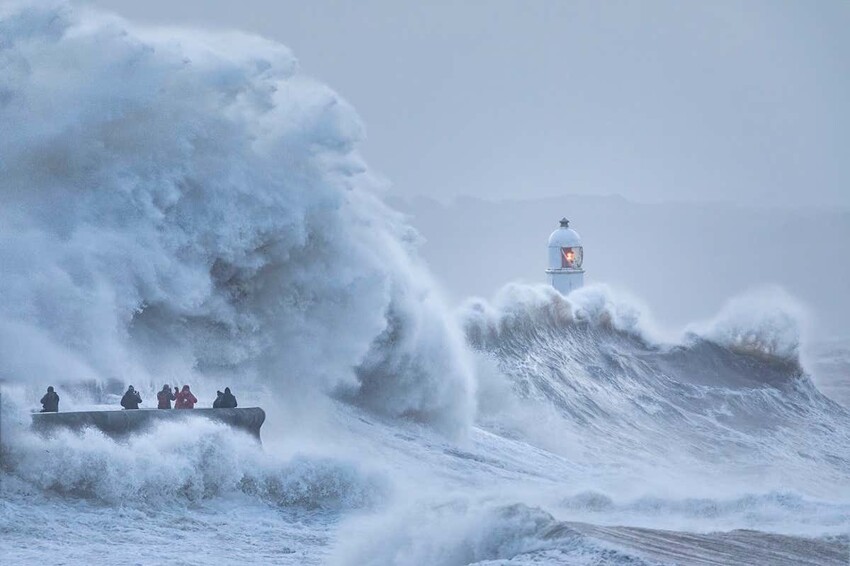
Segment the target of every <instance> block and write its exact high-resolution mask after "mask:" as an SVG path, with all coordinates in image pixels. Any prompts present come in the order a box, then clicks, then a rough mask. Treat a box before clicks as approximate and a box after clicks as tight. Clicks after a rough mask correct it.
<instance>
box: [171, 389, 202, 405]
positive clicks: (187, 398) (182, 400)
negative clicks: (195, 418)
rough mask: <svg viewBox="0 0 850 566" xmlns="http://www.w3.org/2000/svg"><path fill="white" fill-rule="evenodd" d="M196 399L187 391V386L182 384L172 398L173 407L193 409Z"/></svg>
mask: <svg viewBox="0 0 850 566" xmlns="http://www.w3.org/2000/svg"><path fill="white" fill-rule="evenodd" d="M197 402H198V399H197V398H196V397H195V396H194V395H192V392H191V391H189V386H188V385H184V386H183V390H182V391H180V393H178V394H177V399H175V400H174V408H175V409H194V408H195V403H197Z"/></svg>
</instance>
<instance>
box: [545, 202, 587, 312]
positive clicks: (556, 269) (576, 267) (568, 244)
mask: <svg viewBox="0 0 850 566" xmlns="http://www.w3.org/2000/svg"><path fill="white" fill-rule="evenodd" d="M582 259H583V254H582V247H581V236H579V235H578V232H576V231H575V230H573V229H572V228H570V221H569V220H567V219H566V218H562V219H561V226H560V228H558V229H557V230H555V231H554V232H552V235H551V236H549V269H547V270H546V274H547V275H548V276H549V281H550V282H551V283H552V286H553V287H554V288H555V289H557V290H558V291H560V292H561V294H564V295H566V294H568V293H570V292H571V291H574V290H575V289H578V288H579V287H581V286H582V285H584V269H582V268H581V264H582Z"/></svg>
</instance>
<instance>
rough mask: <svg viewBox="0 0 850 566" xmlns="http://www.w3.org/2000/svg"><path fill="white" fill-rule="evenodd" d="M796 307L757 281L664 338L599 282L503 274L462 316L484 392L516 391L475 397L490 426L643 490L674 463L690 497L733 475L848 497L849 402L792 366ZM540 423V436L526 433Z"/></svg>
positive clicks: (779, 487) (768, 486) (766, 486)
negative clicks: (566, 285) (504, 281)
mask: <svg viewBox="0 0 850 566" xmlns="http://www.w3.org/2000/svg"><path fill="white" fill-rule="evenodd" d="M801 312H802V310H801V309H799V308H797V307H795V306H794V305H793V303H790V304H789V301H788V300H787V297H785V296H784V295H782V294H777V293H775V292H772V291H771V292H767V293H759V292H756V293H755V294H752V295H746V296H743V297H740V298H738V299H736V300H734V301H732V302H730V304H729V305H727V307H725V308H724V309H723V310H722V312H721V313H720V315H719V316H718V317H717V318H716V319H715V320H713V321H710V322H708V323H705V324H701V325H694V326H692V327H690V328H689V329H688V330H687V332H686V333H685V335H684V336H683V337H682V338H681V340H680V341H679V342H672V343H669V342H665V341H663V340H660V339H659V338H657V336H658V335H659V333H658V332H657V331H656V330H655V329H654V325H653V324H652V321H651V320H649V319H648V318H647V317H646V315H645V312H644V311H643V310H642V309H641V308H640V307H639V306H635V304H634V303H633V302H632V301H631V300H630V299H629V298H623V297H621V296H619V295H618V294H617V293H615V292H613V291H612V290H610V289H608V288H607V287H604V286H592V287H586V288H583V289H580V290H579V291H576V292H574V293H572V294H571V295H569V297H563V296H561V295H560V294H558V293H557V292H555V291H554V290H553V289H550V288H548V287H545V286H537V287H534V286H526V285H510V286H508V287H506V288H505V289H503V290H502V292H501V293H500V294H499V295H497V297H496V298H495V299H494V300H493V302H492V303H489V302H487V301H483V300H473V301H469V302H468V303H467V304H466V305H465V306H464V307H463V309H462V310H461V313H460V316H461V319H462V320H463V323H464V326H465V330H466V335H467V338H468V341H469V343H470V344H471V345H472V347H473V348H474V349H475V350H476V351H477V352H478V355H479V356H480V357H481V358H482V359H483V360H484V363H483V364H479V366H482V365H483V367H485V368H487V367H489V368H490V371H481V372H479V382H480V383H479V388H480V390H481V391H482V394H484V395H485V399H486V395H487V393H488V392H492V391H493V389H494V388H495V389H497V390H499V388H501V389H507V390H508V392H509V393H511V394H513V395H514V396H515V397H516V398H518V399H519V400H520V401H519V402H516V403H514V404H513V405H510V406H507V405H506V404H504V403H502V404H501V405H499V404H498V403H496V404H494V403H493V402H492V400H488V401H487V402H482V403H481V406H482V410H483V414H482V417H481V418H482V421H483V422H485V423H488V424H489V425H490V426H494V427H498V428H499V429H500V430H505V429H506V430H507V431H508V432H510V430H511V429H512V428H513V429H514V430H516V431H518V432H517V433H518V434H520V435H523V436H525V437H527V438H530V439H532V440H533V441H534V442H535V443H536V444H542V445H544V446H545V447H546V448H547V449H554V450H556V451H560V452H561V453H564V454H567V455H569V456H570V457H580V458H582V459H585V460H586V461H589V462H598V463H599V465H604V466H622V467H624V469H629V470H632V473H634V474H635V475H634V477H635V478H641V481H646V483H645V484H644V485H645V486H646V487H647V488H648V489H649V488H650V486H656V487H657V486H658V485H659V484H662V485H663V484H664V483H665V482H671V481H672V480H670V478H671V476H670V475H669V474H674V475H675V476H676V477H678V478H679V479H678V480H676V481H672V484H676V483H683V491H685V492H687V491H688V490H691V495H693V490H695V489H699V488H700V486H702V487H705V486H706V485H712V484H715V483H716V482H717V481H718V479H717V478H719V477H723V478H730V477H732V478H738V481H740V482H744V483H746V482H748V481H758V482H759V485H760V486H761V487H762V488H764V489H768V490H769V489H771V488H773V489H776V490H782V489H787V488H788V487H789V486H793V487H794V488H795V489H801V490H803V491H804V492H807V493H810V494H829V495H830V496H834V495H835V494H836V493H837V492H836V489H837V490H838V492H839V493H843V497H845V498H850V492H848V491H847V489H846V485H845V483H846V482H845V480H846V478H847V477H848V476H849V475H850V457H848V454H850V413H848V411H847V410H846V409H844V408H842V407H840V406H839V405H837V404H836V403H834V402H833V401H831V400H830V399H828V398H826V397H825V396H823V395H822V394H821V393H820V392H819V391H818V390H817V388H816V387H815V386H814V385H813V383H812V382H811V380H810V379H809V377H808V375H807V374H806V373H805V371H804V369H803V368H802V366H801V364H800V361H799V357H798V351H799V343H800V339H799V336H800V330H799V329H800V324H801V319H802V315H801ZM500 394H503V393H502V392H501V391H500ZM491 396H492V394H491ZM488 411H490V413H489V414H488ZM541 422H545V423H546V426H545V428H546V430H547V433H546V435H547V436H548V437H549V438H547V439H541V438H540V436H541V435H539V434H537V433H535V432H534V429H535V428H539V427H540V423H541ZM535 435H536V436H535ZM553 438H554V439H555V440H553ZM682 477H689V478H691V479H690V480H689V481H687V482H682V481H681V478H682ZM696 478H705V483H702V480H697V479H696ZM668 485H670V484H669V483H668ZM685 486H687V487H685ZM683 495H684V494H683Z"/></svg>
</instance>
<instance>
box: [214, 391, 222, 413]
mask: <svg viewBox="0 0 850 566" xmlns="http://www.w3.org/2000/svg"><path fill="white" fill-rule="evenodd" d="M223 396H224V393H222V392H221V391H216V392H215V401H213V409H221V398H222V397H223Z"/></svg>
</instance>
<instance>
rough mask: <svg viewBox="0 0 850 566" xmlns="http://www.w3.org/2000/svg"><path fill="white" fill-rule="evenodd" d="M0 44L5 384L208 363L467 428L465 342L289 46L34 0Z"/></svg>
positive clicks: (178, 374) (344, 129) (343, 111)
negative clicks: (342, 392)
mask: <svg viewBox="0 0 850 566" xmlns="http://www.w3.org/2000/svg"><path fill="white" fill-rule="evenodd" d="M0 37H2V43H0V61H2V64H0V85H2V90H1V91H0V129H1V130H2V131H3V132H4V135H3V136H2V139H0V263H2V265H3V266H4V273H3V277H2V279H0V296H2V297H3V301H2V303H0V345H2V346H0V354H2V355H0V372H2V374H3V375H4V376H5V377H6V378H7V379H12V380H18V381H34V380H38V381H39V382H40V383H42V382H44V383H54V384H56V383H63V382H75V381H80V380H95V381H101V382H103V381H105V380H107V379H120V380H123V381H125V382H130V383H143V382H145V383H146V382H151V383H153V382H159V381H160V379H159V378H158V377H157V376H159V375H169V376H172V380H174V381H179V382H187V381H190V380H191V378H192V377H197V376H198V375H199V374H201V375H203V374H215V373H216V372H219V373H223V374H227V375H228V376H229V378H230V379H231V380H233V381H234V382H240V383H246V384H247V383H255V382H257V381H259V382H260V383H259V384H258V386H261V387H269V388H271V389H273V390H274V389H277V390H286V391H287V392H292V391H298V390H301V391H307V392H309V391H311V390H319V391H321V392H325V393H327V392H333V391H335V390H336V389H337V388H339V387H343V388H345V389H346V390H347V391H349V393H351V392H352V391H353V394H354V395H359V396H360V398H361V401H363V403H364V404H365V405H367V406H369V407H371V408H373V409H374V410H376V411H379V412H383V413H386V414H389V415H394V416H397V415H409V416H412V417H415V418H421V419H423V420H425V421H427V422H430V423H432V424H434V425H435V426H437V427H439V428H441V430H444V431H445V432H448V433H453V434H454V433H462V432H463V431H464V430H465V429H466V428H467V427H468V425H469V423H470V421H471V418H472V414H473V382H472V376H471V370H470V367H469V362H468V361H467V360H466V359H465V353H464V348H463V344H462V339H461V337H460V335H459V333H458V332H457V331H456V330H455V329H454V328H453V322H452V320H451V317H450V316H448V315H447V314H446V310H445V308H444V307H443V306H442V302H441V299H440V298H439V293H438V292H437V290H436V289H435V287H434V286H433V284H432V283H431V278H430V275H429V274H428V272H427V270H426V269H425V268H424V267H423V266H422V264H421V262H420V261H419V260H418V259H417V256H416V252H415V249H414V248H413V246H412V244H411V242H412V241H413V238H412V231H411V229H410V228H409V227H408V226H407V225H406V224H405V223H404V222H403V221H402V219H401V217H400V216H399V215H398V214H396V213H394V212H393V211H391V210H389V209H387V208H386V207H385V206H384V205H383V204H381V203H380V201H379V200H378V199H377V198H376V197H375V196H374V195H373V194H372V193H371V188H370V180H369V175H368V173H367V172H366V170H365V167H364V165H363V163H362V161H361V159H360V157H359V155H358V154H357V152H356V151H355V149H354V148H355V144H356V143H357V141H358V140H359V139H360V138H361V136H362V126H361V124H360V122H359V120H358V118H357V116H356V114H355V113H354V112H353V111H352V110H351V108H350V107H349V106H348V104H346V103H345V101H344V100H342V99H341V98H340V97H339V96H338V95H337V94H336V93H334V92H333V91H331V90H330V89H328V88H327V87H325V86H323V85H321V84H319V83H316V82H315V81H312V80H310V79H308V78H306V77H304V76H302V75H300V74H299V73H298V71H297V63H296V61H295V59H294V58H293V56H292V55H291V53H290V52H289V50H288V49H286V48H285V47H283V46H281V45H279V44H276V43H274V42H271V41H267V40H264V39H261V38H257V37H252V36H247V35H244V34H236V33H222V34H217V33H213V32H199V31H186V32H184V31H180V30H156V29H153V30H152V29H143V28H135V27H133V26H131V25H130V24H128V23H126V22H124V21H122V20H119V19H117V18H109V17H103V16H101V15H99V14H97V13H94V12H90V11H88V10H83V11H78V10H75V9H73V8H72V7H70V6H68V5H66V4H63V3H52V2H51V3H47V4H39V3H34V4H24V5H23V6H22V7H18V8H15V7H12V8H6V9H5V13H4V16H3V18H2V22H0ZM224 45H226V46H227V47H226V49H225V48H222V46H224ZM258 376H262V377H258Z"/></svg>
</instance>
